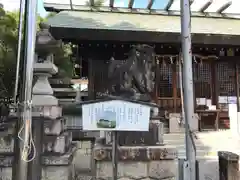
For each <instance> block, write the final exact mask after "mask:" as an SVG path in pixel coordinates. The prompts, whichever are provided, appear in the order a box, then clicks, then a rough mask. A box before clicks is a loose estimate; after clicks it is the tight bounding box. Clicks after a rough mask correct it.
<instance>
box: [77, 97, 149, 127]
mask: <svg viewBox="0 0 240 180" xmlns="http://www.w3.org/2000/svg"><path fill="white" fill-rule="evenodd" d="M82 108H83V109H82V110H83V114H82V119H83V130H91V131H100V130H101V131H148V130H149V120H150V107H149V106H145V105H142V104H137V103H131V102H126V101H120V100H112V101H105V102H98V103H92V104H86V105H83V107H82Z"/></svg>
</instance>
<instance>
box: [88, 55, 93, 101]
mask: <svg viewBox="0 0 240 180" xmlns="http://www.w3.org/2000/svg"><path fill="white" fill-rule="evenodd" d="M88 99H89V100H93V99H94V72H93V60H92V58H89V59H88Z"/></svg>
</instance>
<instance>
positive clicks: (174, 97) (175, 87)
mask: <svg viewBox="0 0 240 180" xmlns="http://www.w3.org/2000/svg"><path fill="white" fill-rule="evenodd" d="M172 85H173V86H172V87H173V106H174V112H175V113H176V112H177V98H178V97H177V68H176V64H173V65H172Z"/></svg>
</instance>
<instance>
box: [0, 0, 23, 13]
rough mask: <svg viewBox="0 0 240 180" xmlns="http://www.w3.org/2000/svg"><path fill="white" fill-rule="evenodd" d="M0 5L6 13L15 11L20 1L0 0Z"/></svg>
mask: <svg viewBox="0 0 240 180" xmlns="http://www.w3.org/2000/svg"><path fill="white" fill-rule="evenodd" d="M0 3H1V4H3V7H4V9H5V10H7V11H15V10H18V9H19V7H20V0H0Z"/></svg>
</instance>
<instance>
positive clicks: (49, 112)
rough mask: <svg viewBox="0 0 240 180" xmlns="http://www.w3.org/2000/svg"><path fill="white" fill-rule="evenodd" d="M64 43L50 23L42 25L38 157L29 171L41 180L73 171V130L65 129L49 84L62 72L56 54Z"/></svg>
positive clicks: (36, 93) (36, 94) (37, 70)
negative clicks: (50, 80) (56, 63)
mask: <svg viewBox="0 0 240 180" xmlns="http://www.w3.org/2000/svg"><path fill="white" fill-rule="evenodd" d="M60 46H61V41H57V40H55V39H54V38H53V36H52V35H51V34H50V32H49V26H48V25H46V24H43V23H42V24H40V31H39V32H38V33H37V37H36V54H35V64H34V79H35V84H34V85H33V97H32V103H33V113H32V115H33V134H34V140H35V141H34V142H35V146H36V149H37V156H36V158H35V159H34V162H32V164H31V165H30V170H29V172H30V173H31V177H32V178H33V177H34V178H35V177H36V176H37V177H39V178H37V180H40V179H49V180H57V179H59V178H60V176H61V178H62V179H64V180H65V179H66V180H68V177H70V176H71V172H72V171H71V168H69V167H71V160H69V161H68V163H65V162H64V160H65V159H66V158H68V157H69V158H70V157H71V156H72V153H73V152H74V147H73V146H71V142H72V138H71V132H68V131H66V130H65V121H64V118H63V117H62V108H61V107H60V106H59V100H58V99H57V98H56V97H55V96H54V92H53V89H52V87H51V85H50V83H49V77H51V76H52V75H54V74H57V72H58V68H57V67H56V66H55V64H54V55H53V54H54V52H55V51H56V50H57V49H58V48H59V47H60ZM34 129H35V131H34ZM40 168H42V171H40ZM34 178H33V179H34Z"/></svg>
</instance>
